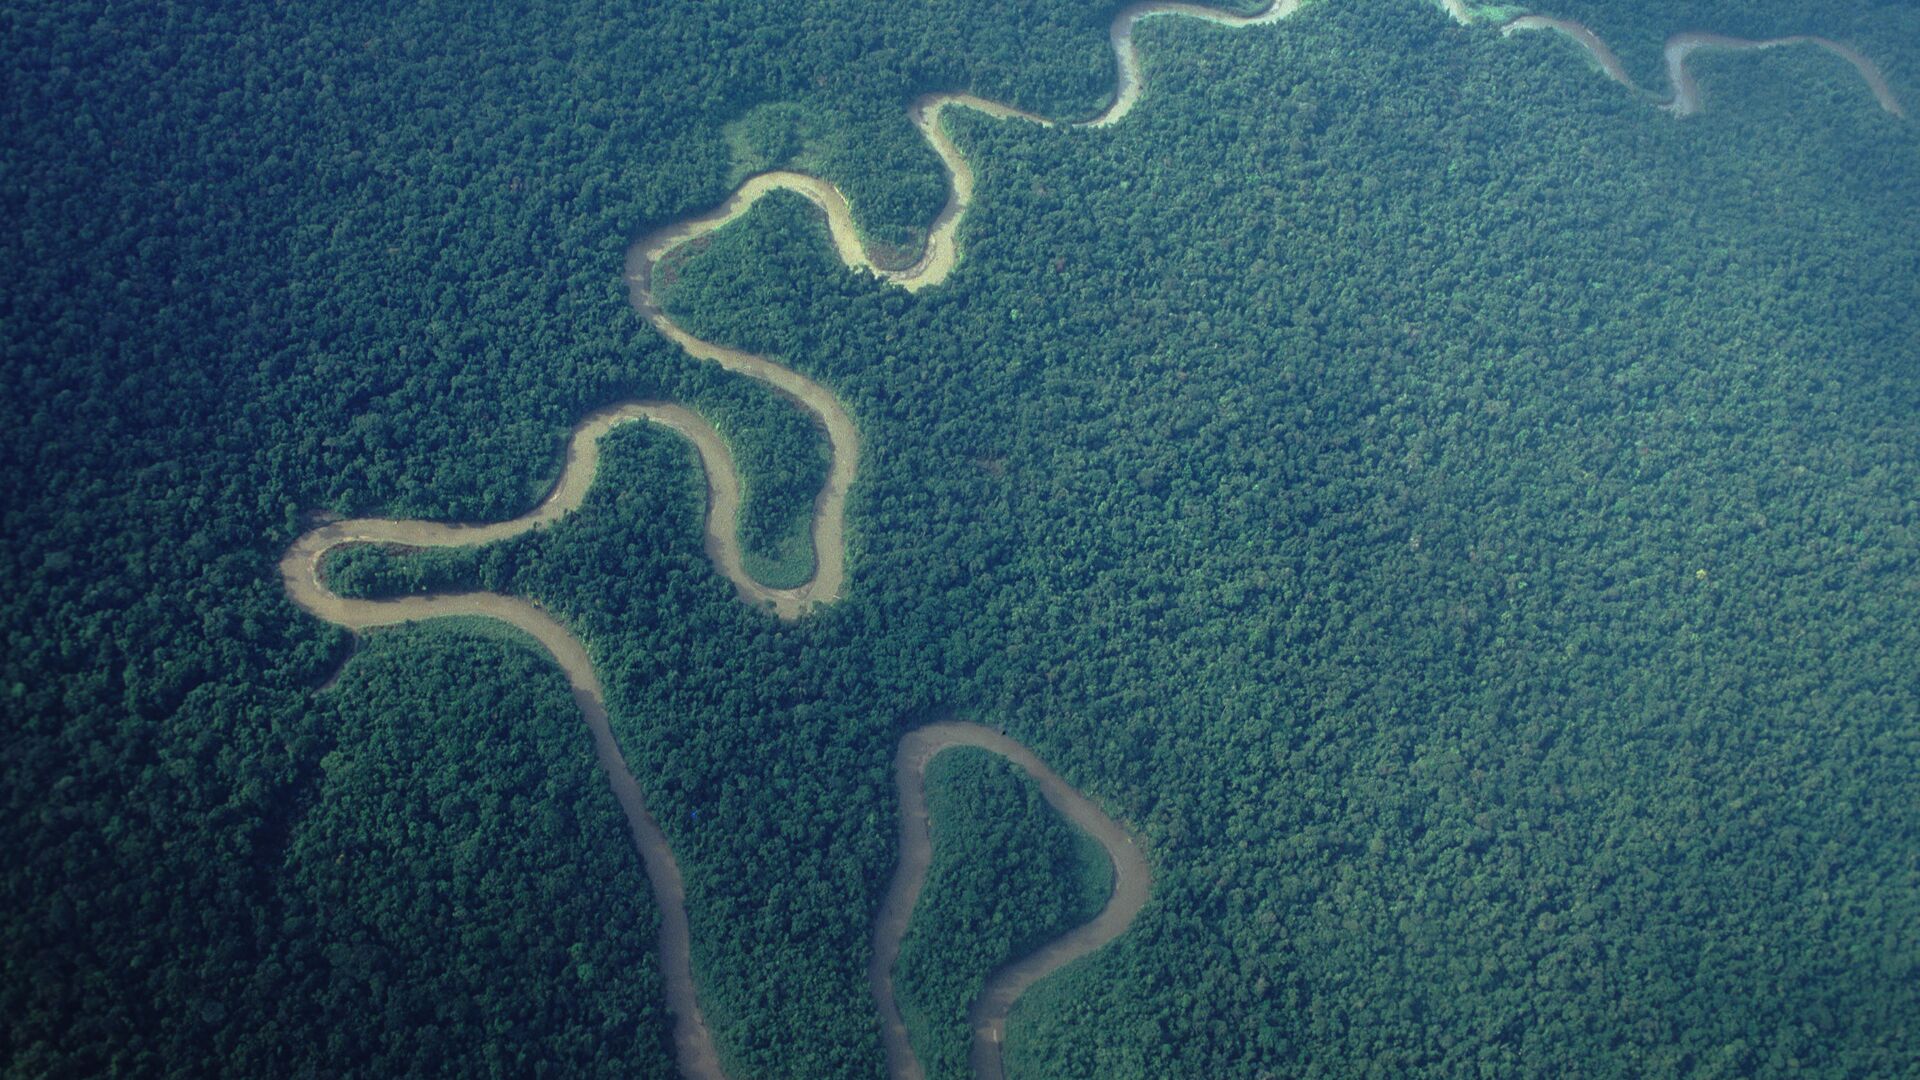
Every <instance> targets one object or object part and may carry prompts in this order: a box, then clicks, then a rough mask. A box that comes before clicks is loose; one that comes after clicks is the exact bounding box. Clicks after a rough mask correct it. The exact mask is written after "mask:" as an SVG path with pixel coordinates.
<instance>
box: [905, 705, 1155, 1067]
mask: <svg viewBox="0 0 1920 1080" xmlns="http://www.w3.org/2000/svg"><path fill="white" fill-rule="evenodd" d="M956 746H975V747H979V748H980V749H982V750H987V751H990V752H992V753H995V754H999V755H1000V756H1001V757H1003V758H1006V759H1007V760H1008V761H1010V762H1012V763H1013V764H1014V765H1017V766H1019V767H1020V768H1021V769H1022V770H1024V771H1025V772H1026V774H1027V775H1028V776H1030V777H1032V778H1033V780H1034V783H1035V784H1036V785H1038V787H1039V788H1040V795H1041V797H1042V798H1044V799H1046V801H1047V804H1048V805H1049V806H1051V807H1053V808H1054V810H1055V811H1057V812H1058V813H1059V814H1060V815H1061V816H1062V817H1064V818H1066V819H1067V820H1068V821H1071V822H1072V823H1073V824H1075V825H1076V826H1078V827H1079V828H1080V829H1081V830H1082V831H1084V832H1085V833H1087V835H1089V836H1091V837H1093V839H1094V840H1095V841H1097V842H1098V843H1099V844H1100V847H1101V848H1102V849H1103V850H1105V851H1106V853H1107V859H1108V860H1109V861H1110V862H1112V863H1113V893H1112V895H1110V896H1109V897H1108V898H1107V902H1106V905H1105V906H1104V907H1102V908H1101V909H1100V912H1099V914H1097V915H1095V916H1094V917H1093V920H1092V921H1091V922H1087V923H1083V924H1081V925H1080V926H1078V927H1075V928H1074V929H1072V930H1070V931H1068V932H1067V933H1065V934H1063V935H1061V936H1060V937H1057V938H1055V939H1053V940H1052V941H1050V942H1047V943H1046V944H1045V945H1042V946H1041V947H1040V948H1038V949H1036V950H1034V951H1033V952H1031V953H1028V954H1027V955H1026V956H1023V957H1020V958H1018V959H1016V960H1014V961H1013V962H1011V963H1009V964H1006V965H1003V966H1002V967H1000V968H999V969H998V970H996V971H994V972H993V973H992V974H991V975H989V976H988V978H987V984H986V986H985V988H984V989H982V990H981V993H980V996H979V997H977V998H975V999H974V1001H973V1004H972V1006H971V1007H969V1008H968V1010H967V1026H968V1027H970V1028H972V1029H973V1042H972V1046H971V1049H970V1052H969V1055H968V1056H969V1058H970V1060H971V1064H972V1066H973V1072H974V1075H975V1076H977V1077H981V1078H982V1080H1000V1077H1001V1076H1002V1075H1003V1070H1002V1068H1001V1061H1000V1049H1001V1043H1002V1041H1003V1039H1004V1038H1005V1035H1006V1029H1007V1014H1008V1013H1009V1012H1010V1011H1012V1009H1013V1003H1014V1001H1016V1000H1017V999H1018V998H1019V997H1020V995H1021V994H1023V993H1025V992H1026V990H1027V988H1028V987H1030V986H1032V985H1033V984H1034V983H1036V982H1039V981H1040V980H1041V979H1042V978H1045V977H1046V976H1047V975H1049V974H1051V973H1052V972H1054V971H1055V970H1057V969H1059V968H1060V967H1061V966H1063V965H1065V964H1069V963H1072V962H1073V961H1075V960H1078V959H1080V958H1081V957H1083V956H1086V955H1087V954H1088V953H1091V952H1093V951H1094V950H1096V949H1098V948H1100V947H1101V946H1103V945H1105V944H1107V943H1108V942H1110V941H1112V940H1113V939H1114V938H1117V937H1119V936H1120V935H1121V934H1123V933H1125V932H1126V929H1127V927H1128V926H1129V925H1131V924H1132V923H1133V918H1134V916H1135V915H1138V914H1139V913H1140V909H1141V908H1143V907H1145V906H1146V904H1147V895H1148V893H1149V891H1150V890H1151V888H1152V885H1153V874H1152V871H1151V870H1149V869H1148V868H1147V860H1146V856H1145V855H1144V854H1143V853H1142V850H1141V846H1140V844H1139V842H1138V841H1137V840H1136V839H1135V838H1134V836H1133V834H1132V833H1130V832H1128V831H1127V830H1126V829H1125V828H1124V827H1123V826H1121V825H1120V824H1119V823H1118V822H1116V821H1114V820H1113V819H1112V818H1110V817H1108V816H1107V815H1106V814H1105V813H1103V812H1102V811H1101V810H1100V808H1099V807H1097V806H1095V805H1093V803H1091V802H1089V801H1088V800H1087V797H1086V796H1084V795H1082V794H1080V792H1079V791H1077V790H1075V789H1074V788H1073V786H1072V785H1070V784H1068V783H1067V782H1066V781H1065V780H1062V779H1061V778H1060V777H1059V775H1058V774H1057V773H1055V772H1054V771H1053V770H1052V769H1049V768H1047V766H1046V765H1045V764H1044V763H1042V762H1041V761H1040V759H1039V758H1037V757H1035V756H1034V755H1033V751H1031V750H1028V749H1027V748H1026V747H1025V746H1022V745H1021V744H1019V743H1017V742H1015V741H1014V740H1012V739H1010V738H1008V737H1007V736H1005V735H1003V734H1001V733H1000V732H998V731H995V730H994V729H992V728H987V727H982V726H980V725H979V724H968V723H961V722H958V721H945V722H941V723H936V724H928V725H926V726H924V727H919V728H915V729H914V730H912V731H909V732H907V734H906V735H905V736H904V737H902V738H901V740H900V749H899V751H898V752H897V753H896V754H895V755H894V759H893V783H894V789H895V791H896V792H897V793H898V795H899V798H900V861H899V863H898V864H896V865H895V867H894V870H893V880H892V882H891V883H890V884H889V885H888V886H887V897H886V899H885V900H884V901H883V902H882V903H881V905H880V914H879V915H878V916H877V917H876V918H875V919H874V925H873V958H872V959H871V960H870V961H869V962H868V965H867V978H868V980H869V981H871V982H872V983H873V996H874V1000H875V1001H876V1002H878V1003H879V1006H880V1030H881V1034H882V1040H883V1041H884V1042H885V1044H886V1048H887V1073H888V1075H890V1076H892V1077H895V1078H896V1080H924V1078H925V1076H926V1074H925V1073H924V1072H923V1071H922V1070H921V1068H920V1062H919V1060H918V1059H916V1058H915V1056H914V1053H913V1046H912V1045H911V1044H910V1043H909V1042H908V1041H907V1026H906V1023H905V1021H903V1020H902V1019H901V1018H900V1005H899V1001H898V1000H897V999H896V998H895V996H894V991H893V965H894V962H895V961H896V960H898V959H899V958H900V943H901V941H902V940H904V939H905V938H906V934H907V923H908V921H909V920H910V919H911V918H912V916H913V909H914V906H915V905H916V904H918V903H919V901H920V890H921V888H922V887H924V886H925V885H926V883H927V870H928V868H929V867H930V866H931V865H932V863H933V836H932V832H931V830H930V828H929V821H928V815H927V765H928V763H929V762H931V761H932V760H933V759H934V758H935V757H937V756H938V755H939V754H940V752H941V751H943V750H948V749H951V748H953V747H956Z"/></svg>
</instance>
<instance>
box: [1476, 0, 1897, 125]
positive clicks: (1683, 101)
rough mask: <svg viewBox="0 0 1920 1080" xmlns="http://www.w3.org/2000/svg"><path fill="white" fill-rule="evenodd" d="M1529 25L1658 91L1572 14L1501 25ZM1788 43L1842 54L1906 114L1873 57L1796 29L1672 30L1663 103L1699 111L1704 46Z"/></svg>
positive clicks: (1619, 76) (1508, 28)
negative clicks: (1750, 33)
mask: <svg viewBox="0 0 1920 1080" xmlns="http://www.w3.org/2000/svg"><path fill="white" fill-rule="evenodd" d="M1527 30H1549V31H1552V32H1554V33H1558V34H1564V35H1565V36H1567V37H1568V38H1570V39H1572V40H1573V41H1575V42H1576V43H1578V44H1579V45H1580V46H1581V47H1582V48H1584V49H1586V50H1587V52H1588V53H1589V54H1591V55H1592V56H1593V58H1594V60H1595V61H1596V62H1598V63H1599V65H1600V67H1601V70H1603V71H1605V72H1606V73H1607V77H1608V78H1610V79H1612V80H1613V81H1614V82H1617V83H1619V84H1620V85H1622V86H1625V87H1627V88H1629V89H1631V90H1634V91H1635V92H1637V93H1640V94H1644V95H1646V96H1647V97H1649V98H1652V97H1656V95H1654V94H1653V93H1651V92H1650V91H1647V90H1644V89H1642V88H1641V87H1640V86H1639V84H1637V83H1635V82H1634V81H1633V78H1632V77H1631V76H1629V75H1628V74H1627V71H1626V68H1624V67H1623V66H1621V63H1620V58H1619V57H1618V56H1616V55H1615V54H1614V51H1613V50H1612V49H1611V48H1609V47H1608V46H1607V43H1606V42H1605V41H1602V40H1601V39H1600V36H1599V35H1597V34H1595V33H1594V32H1593V31H1592V30H1589V29H1588V28H1587V27H1585V26H1583V25H1581V24H1580V23H1577V22H1574V21H1573V20H1571V19H1555V18H1551V17H1548V16H1545V15H1525V16H1522V17H1520V18H1518V19H1514V20H1513V21H1512V22H1509V23H1507V24H1506V25H1505V26H1503V27H1501V28H1500V32H1501V33H1502V34H1513V33H1517V32H1521V31H1527ZM1788 45H1812V46H1814V47H1815V48H1820V49H1825V50H1826V51H1828V52H1830V53H1832V54H1834V55H1835V56H1838V57H1839V58H1841V59H1842V60H1845V61H1846V62H1847V63H1849V64H1851V65H1853V69H1854V70H1855V71H1856V72H1858V73H1859V75H1860V78H1861V79H1862V80H1864V81H1865V82H1866V84H1867V88H1868V89H1869V90H1872V91H1873V96H1874V100H1876V101H1878V102H1879V103H1880V108H1882V109H1884V110H1885V111H1887V112H1889V113H1891V114H1893V115H1894V116H1899V117H1904V116H1906V115H1907V113H1906V110H1905V109H1904V108H1903V107H1902V106H1901V104H1900V99H1899V98H1898V97H1896V96H1895V95H1894V93H1893V87H1892V86H1890V85H1888V83H1887V79H1886V76H1885V75H1884V74H1882V73H1881V71H1880V68H1879V66H1878V65H1876V64H1875V63H1874V62H1873V61H1872V60H1870V59H1868V58H1867V57H1866V56H1865V55H1863V54H1862V53H1861V52H1860V51H1859V50H1857V49H1854V48H1852V47H1850V46H1847V45H1842V44H1840V43H1839V42H1837V41H1833V40H1830V39H1828V38H1823V37H1812V36H1809V35H1805V34H1801V35H1795V36H1793V37H1782V38H1768V39H1766V40H1754V39H1750V38H1736V37H1727V36H1725V35H1722V34H1704V33H1685V34H1675V35H1674V36H1672V37H1670V38H1668V39H1667V44H1666V48H1665V49H1664V50H1663V51H1662V55H1663V57H1664V58H1665V60H1666V67H1667V85H1668V86H1669V87H1671V88H1672V96H1671V97H1670V98H1668V99H1667V100H1666V102H1665V104H1663V105H1662V106H1661V107H1662V108H1664V109H1666V110H1667V111H1669V112H1671V113H1673V114H1674V115H1675V116H1694V115H1696V114H1698V113H1699V112H1700V110H1701V108H1702V105H1701V98H1700V84H1699V82H1698V81H1697V80H1695V78H1694V77H1693V72H1692V70H1691V69H1689V68H1688V67H1687V60H1688V58H1689V57H1691V56H1692V55H1693V54H1694V53H1695V52H1698V51H1700V50H1702V49H1726V50H1731V51H1745V50H1751V49H1777V48H1781V47H1783V46H1788Z"/></svg>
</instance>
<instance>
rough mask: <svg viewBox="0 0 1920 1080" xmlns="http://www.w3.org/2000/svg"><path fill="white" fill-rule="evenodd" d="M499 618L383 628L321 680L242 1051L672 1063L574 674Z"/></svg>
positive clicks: (465, 1071)
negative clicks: (323, 734)
mask: <svg viewBox="0 0 1920 1080" xmlns="http://www.w3.org/2000/svg"><path fill="white" fill-rule="evenodd" d="M496 627H497V624H494V623H491V622H488V621H484V620H477V621H476V622H475V623H474V631H473V632H477V633H481V634H488V635H490V636H493V637H498V638H502V639H503V641H501V642H494V641H487V640H481V639H477V638H474V637H468V636H464V635H461V634H458V633H454V632H450V631H448V630H444V629H440V628H438V627H436V628H435V629H432V630H417V631H406V632H396V631H388V632H383V633H378V634H375V635H373V636H371V637H370V638H369V639H368V642H367V645H366V648H365V649H364V650H363V651H362V653H361V654H360V655H359V656H357V657H356V658H355V659H354V660H353V662H352V664H351V666H350V667H349V669H348V670H347V672H346V673H345V674H344V675H343V676H342V678H341V680H340V682H339V683H338V685H337V686H336V687H335V688H334V689H333V690H331V691H329V692H328V693H327V694H326V695H325V696H324V698H323V700H325V701H326V702H327V704H328V705H329V706H331V707H332V711H333V712H334V716H333V720H334V724H335V725H336V726H335V727H334V731H335V737H336V741H335V745H334V749H333V750H331V751H329V752H328V753H327V754H326V755H325V756H324V757H322V758H321V759H320V763H319V775H318V776H317V777H315V778H314V780H313V790H312V793H311V796H310V798H311V805H310V809H309V810H308V811H307V813H306V814H304V815H303V816H302V817H301V818H300V819H299V820H298V822H297V824H293V825H292V826H291V827H290V834H289V836H288V837H287V841H286V853H285V859H286V867H287V869H286V872H285V875H284V877H283V879H282V882H283V884H282V899H281V901H280V904H279V908H280V924H281V929H280V933H279V934H278V935H276V938H275V940H274V947H273V950H272V953H271V955H270V956H269V958H268V959H267V960H266V961H265V963H264V964H262V966H261V969H260V973H259V975H258V976H257V977H256V978H255V980H254V986H253V990H254V991H255V993H254V995H253V996H252V1001H251V1002H250V1004H251V1005H252V1006H253V1007H254V1008H255V1009H257V1010H258V1014H257V1015H251V1016H246V1017H244V1018H241V1017H236V1019H244V1020H245V1024H244V1026H243V1027H242V1032H243V1033H242V1034H241V1035H240V1036H239V1037H238V1040H237V1047H236V1049H235V1050H234V1052H233V1053H234V1056H233V1058H232V1060H231V1061H230V1063H229V1067H230V1068H232V1069H235V1070H238V1071H242V1072H245V1073H247V1074H249V1075H256V1076H259V1075H292V1074H306V1073H311V1072H313V1071H316V1070H321V1071H324V1070H341V1071H344V1072H351V1073H356V1074H363V1075H369V1076H397V1075H409V1076H418V1075H432V1074H437V1075H446V1076H474V1075H480V1074H484V1073H494V1074H502V1073H507V1074H520V1075H530V1074H536V1073H543V1072H544V1073H546V1074H549V1075H555V1076H585V1075H595V1076H601V1075H604V1076H632V1075H643V1076H667V1075H672V1074H673V1070H672V1068H671V1067H670V1066H669V1064H668V1062H669V1060H670V1052H669V1050H668V1049H667V1047H666V1043H665V1040H666V1022H665V1016H664V1014H663V1012H662V1010H661V1008H660V999H659V994H660V978H659V973H658V971H657V968H656V966H655V962H654V936H655V927H656V918H655V915H654V911H653V906H652V904H651V903H650V902H649V900H648V898H647V883H646V877H645V875H644V874H643V873H641V870H640V865H639V860H638V859H637V858H635V857H634V852H633V843H632V840H631V838H630V836H629V835H628V832H627V825H626V820H625V818H623V817H622V816H621V814H620V811H619V808H618V807H617V806H616V805H615V803H614V800H613V795H612V792H611V791H610V790H609V789H608V787H607V784H606V778H605V777H604V776H603V775H602V774H601V772H600V770H599V768H598V767H597V766H596V765H595V763H594V759H593V754H592V751H591V747H590V743H589V741H588V735H587V730H586V726H585V724H584V723H583V722H582V721H581V719H580V713H579V710H578V708H577V707H576V706H575V705H574V703H573V699H572V696H571V695H570V694H569V693H568V690H567V686H566V682H565V680H564V679H562V678H561V676H560V674H559V673H558V672H557V671H555V670H554V669H553V666H552V663H551V661H550V660H549V659H548V657H547V656H546V654H545V653H544V652H543V651H542V650H541V649H540V648H539V647H538V646H537V645H535V644H533V643H532V642H531V641H527V640H517V639H516V638H515V637H514V636H513V635H512V634H511V633H509V632H503V631H501V630H499V629H497V628H496ZM473 670H490V671H494V672H496V673H497V674H498V678H497V679H489V680H486V681H484V682H479V683H476V682H475V681H474V680H473V679H471V678H470V677H469V676H468V674H467V673H468V672H470V671H473ZM370 1019H371V1021H372V1022H369V1020H370Z"/></svg>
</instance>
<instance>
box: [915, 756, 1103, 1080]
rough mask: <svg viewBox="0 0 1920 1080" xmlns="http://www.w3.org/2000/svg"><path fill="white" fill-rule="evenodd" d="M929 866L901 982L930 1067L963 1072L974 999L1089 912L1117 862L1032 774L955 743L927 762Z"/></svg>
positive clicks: (934, 1072) (944, 1073)
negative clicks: (995, 975) (1043, 793)
mask: <svg viewBox="0 0 1920 1080" xmlns="http://www.w3.org/2000/svg"><path fill="white" fill-rule="evenodd" d="M927 811H928V815H929V817H930V818H931V819H932V832H933V864H932V866H930V867H929V868H928V870H927V882H926V888H925V889H924V890H923V891H922V892H921V894H920V902H919V903H918V904H917V905H916V906H915V907H914V910H913V920H912V922H911V923H909V924H908V927H907V936H906V938H905V940H903V941H902V942H901V944H900V959H899V961H898V963H897V964H896V965H895V966H894V982H895V986H896V989H897V993H898V995H899V1001H900V1012H901V1014H902V1015H903V1016H904V1017H905V1018H906V1022H907V1031H908V1033H909V1035H910V1037H911V1038H912V1040H913V1047H914V1053H915V1054H916V1055H917V1056H918V1057H919V1059H920V1064H921V1065H922V1066H923V1067H924V1068H925V1069H926V1072H927V1075H928V1076H931V1077H965V1076H968V1075H970V1073H969V1072H968V1066H967V1047H968V1041H969V1039H970V1038H971V1031H970V1029H969V1028H968V1026H967V1007H968V1005H969V1004H971V1003H972V1001H973V999H974V998H975V997H977V996H978V995H979V993H980V989H981V987H982V986H984V985H985V984H986V979H987V976H988V974H990V973H991V972H992V971H993V970H994V969H995V968H997V967H999V966H1000V965H1002V964H1004V963H1006V962H1008V961H1010V960H1013V959H1017V958H1018V957H1021V956H1024V955H1025V954H1027V953H1028V952H1031V951H1032V950H1033V949H1034V948H1036V947H1038V946H1040V945H1042V944H1044V943H1046V942H1047V941H1048V940H1050V939H1052V938H1054V937H1057V936H1059V935H1060V934H1062V933H1065V932H1066V931H1068V930H1070V929H1072V928H1073V927H1075V926H1078V925H1080V924H1081V923H1084V922H1086V921H1087V920H1089V919H1091V918H1093V917H1094V916H1095V915H1096V914H1098V913H1099V911H1100V906H1101V905H1102V904H1104V903H1106V900H1107V896H1108V894H1109V893H1111V892H1112V891H1113V864H1112V863H1111V862H1109V861H1108V860H1107V856H1106V853H1105V852H1103V851H1101V850H1100V846H1099V845H1098V844H1096V843H1094V841H1093V840H1092V838H1090V837H1088V836H1087V835H1086V834H1084V833H1081V832H1079V831H1078V830H1076V829H1075V828H1074V827H1073V826H1072V825H1070V824H1068V823H1067V822H1066V821H1064V820H1062V819H1061V818H1060V817H1059V815H1057V814H1056V813H1054V811H1053V809H1052V808H1051V807H1049V806H1047V804H1046V801H1045V800H1043V799H1042V798H1041V797H1040V791H1039V789H1038V788H1036V787H1035V786H1034V785H1033V782H1032V781H1031V780H1029V779H1027V777H1026V775H1025V774H1024V773H1022V772H1020V771H1019V770H1018V769H1016V768H1014V767H1013V766H1012V765H1009V764H1007V762H1006V761H1005V760H1003V759H1001V758H999V757H997V756H995V755H993V754H990V753H988V752H987V751H985V750H979V749H975V748H973V747H956V748H954V749H952V750H947V751H945V752H943V753H941V754H940V755H939V756H938V757H936V758H934V759H933V761H932V762H930V763H929V764H928V766H927Z"/></svg>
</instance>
